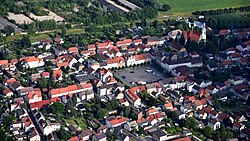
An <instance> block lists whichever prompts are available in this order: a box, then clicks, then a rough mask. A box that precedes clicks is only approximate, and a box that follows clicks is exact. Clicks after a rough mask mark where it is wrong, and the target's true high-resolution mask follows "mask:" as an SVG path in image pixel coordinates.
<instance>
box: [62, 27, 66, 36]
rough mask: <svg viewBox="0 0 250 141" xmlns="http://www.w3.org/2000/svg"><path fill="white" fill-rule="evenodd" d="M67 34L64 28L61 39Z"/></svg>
mask: <svg viewBox="0 0 250 141" xmlns="http://www.w3.org/2000/svg"><path fill="white" fill-rule="evenodd" d="M66 34H67V30H66V28H65V27H63V28H62V37H65V36H66Z"/></svg>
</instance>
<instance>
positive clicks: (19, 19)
mask: <svg viewBox="0 0 250 141" xmlns="http://www.w3.org/2000/svg"><path fill="white" fill-rule="evenodd" d="M8 14H9V15H8V19H9V20H14V21H15V23H16V24H30V23H32V22H34V21H33V20H31V19H30V18H29V17H27V16H25V15H23V14H15V13H10V12H9V13H8Z"/></svg>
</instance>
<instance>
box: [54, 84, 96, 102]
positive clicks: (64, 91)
mask: <svg viewBox="0 0 250 141" xmlns="http://www.w3.org/2000/svg"><path fill="white" fill-rule="evenodd" d="M92 89H93V86H92V84H91V83H86V84H77V85H69V86H67V87H63V88H56V89H51V90H50V91H49V96H50V97H51V98H54V97H60V96H64V95H68V94H77V93H81V92H84V91H87V90H92Z"/></svg>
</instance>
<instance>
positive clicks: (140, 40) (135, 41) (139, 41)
mask: <svg viewBox="0 0 250 141" xmlns="http://www.w3.org/2000/svg"><path fill="white" fill-rule="evenodd" d="M141 42H142V39H136V40H134V43H141Z"/></svg>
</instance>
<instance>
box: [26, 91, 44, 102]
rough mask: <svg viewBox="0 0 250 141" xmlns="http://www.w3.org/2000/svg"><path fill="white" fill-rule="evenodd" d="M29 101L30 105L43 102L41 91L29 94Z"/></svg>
mask: <svg viewBox="0 0 250 141" xmlns="http://www.w3.org/2000/svg"><path fill="white" fill-rule="evenodd" d="M27 100H28V103H29V104H30V103H35V102H39V101H42V93H41V91H40V89H39V88H35V89H34V91H31V92H28V95H27Z"/></svg>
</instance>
